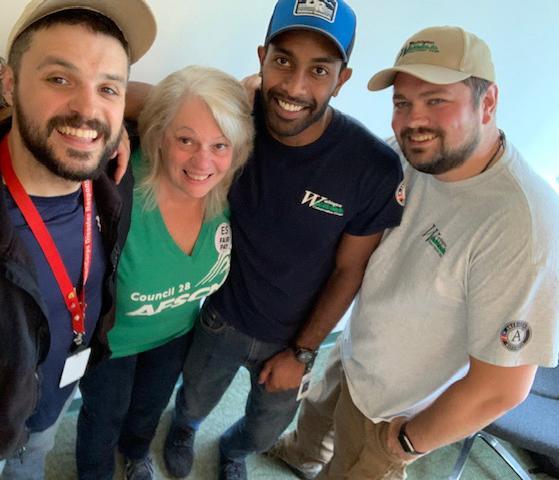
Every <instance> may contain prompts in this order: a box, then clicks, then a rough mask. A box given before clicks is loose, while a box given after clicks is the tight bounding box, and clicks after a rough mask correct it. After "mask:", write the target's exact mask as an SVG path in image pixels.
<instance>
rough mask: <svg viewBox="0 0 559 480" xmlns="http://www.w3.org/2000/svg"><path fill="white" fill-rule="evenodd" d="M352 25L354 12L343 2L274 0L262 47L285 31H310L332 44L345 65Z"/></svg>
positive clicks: (349, 53) (353, 33) (353, 27)
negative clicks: (274, 3) (274, 5)
mask: <svg viewBox="0 0 559 480" xmlns="http://www.w3.org/2000/svg"><path fill="white" fill-rule="evenodd" d="M356 23H357V20H356V17H355V12H354V11H353V10H352V8H351V7H350V6H349V5H348V4H347V3H346V2H345V1H344V0H278V3H276V7H275V9H274V13H273V14H272V18H271V20H270V25H269V26H268V32H267V33H266V41H265V45H268V44H269V43H270V42H271V41H272V40H273V39H274V38H275V37H277V36H278V35H279V34H281V33H283V32H286V31H288V30H298V29H302V30H313V31H316V32H318V33H321V34H323V35H325V36H326V37H328V38H329V39H330V40H332V41H333V42H334V44H335V45H336V46H337V47H338V49H339V50H340V53H341V54H342V58H343V61H344V62H346V63H347V61H348V60H349V56H350V55H351V50H352V49H353V43H354V41H355V26H356Z"/></svg>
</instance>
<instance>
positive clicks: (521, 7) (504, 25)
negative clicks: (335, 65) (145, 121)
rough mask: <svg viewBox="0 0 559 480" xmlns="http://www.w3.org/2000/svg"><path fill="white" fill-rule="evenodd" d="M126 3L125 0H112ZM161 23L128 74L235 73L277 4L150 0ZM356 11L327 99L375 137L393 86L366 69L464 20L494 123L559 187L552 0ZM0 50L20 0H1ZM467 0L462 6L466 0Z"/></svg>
mask: <svg viewBox="0 0 559 480" xmlns="http://www.w3.org/2000/svg"><path fill="white" fill-rule="evenodd" d="M118 1H127V0H118ZM148 1H150V3H151V5H152V7H153V10H154V12H155V15H156V17H157V20H158V24H159V34H158V38H157V40H156V43H155V45H154V46H153V48H152V50H151V51H150V52H149V53H148V54H147V55H146V56H145V57H144V58H143V59H142V60H141V61H140V62H139V63H138V64H137V65H136V66H135V67H134V68H133V72H132V78H134V79H138V80H145V81H150V82H156V81H158V80H160V79H161V78H162V77H163V76H164V75H166V74H168V73H170V72H172V71H173V70H176V69H178V68H180V67H181V66H183V65H186V64H192V63H198V64H204V65H209V66H215V67H218V68H221V69H223V70H226V71H228V72H230V73H232V74H233V75H236V76H238V77H242V76H245V75H247V74H249V73H252V72H255V71H256V70H257V68H258V63H257V57H256V47H257V45H258V44H259V43H261V42H262V40H263V37H264V35H265V32H266V27H267V23H268V19H269V16H270V14H271V12H272V9H273V5H274V4H275V0H256V1H250V0H207V1H205V2H200V1H194V0H148ZM349 1H350V3H351V4H352V6H353V7H354V9H355V11H356V12H357V17H358V33H357V40H356V45H355V50H354V54H353V57H352V59H351V64H352V66H353V68H354V75H353V78H352V79H351V80H350V82H349V83H348V84H347V85H346V86H345V87H344V89H343V90H342V92H341V94H340V96H339V98H337V99H335V100H334V102H333V104H334V105H335V106H336V107H338V108H340V109H342V110H344V111H345V112H347V113H349V114H351V115H353V116H355V117H356V118H358V119H360V120H361V121H362V122H363V123H365V124H366V125H367V126H368V127H370V128H371V129H372V130H373V131H374V132H376V133H377V134H379V135H381V136H383V137H386V136H388V135H389V134H390V125H389V123H390V122H389V119H390V115H391V104H390V91H389V90H387V91H384V92H380V93H371V92H368V91H367V90H366V83H367V80H368V78H369V77H370V76H371V74H372V73H374V72H376V71H377V70H379V69H381V68H384V67H386V66H389V65H391V63H392V62H393V59H394V57H395V55H396V53H397V51H398V50H399V49H400V46H401V44H402V43H403V41H404V40H405V39H406V38H407V37H408V36H410V35H411V34H413V33H414V32H415V31H417V30H419V29H421V28H424V27H426V26H430V25H437V24H439V25H442V24H449V25H460V26H463V27H464V28H466V29H469V30H471V31H473V32H475V33H476V34H478V35H479V36H481V37H482V38H484V39H485V40H486V41H487V42H488V43H489V45H490V46H491V48H492V51H493V57H494V62H495V65H496V67H497V75H498V84H499V87H500V106H499V124H500V127H501V128H502V129H503V130H504V131H505V132H506V134H507V137H508V138H509V139H510V140H512V141H513V142H514V143H515V144H516V145H517V147H519V148H520V150H521V151H522V152H523V153H524V155H525V156H526V158H527V159H528V161H529V162H530V163H531V164H532V165H533V166H534V168H535V169H536V170H537V171H539V172H540V173H541V174H542V175H543V176H544V177H546V178H547V179H548V180H549V181H550V182H551V183H554V184H555V185H556V186H557V185H558V184H559V179H558V177H559V161H558V160H557V154H556V151H555V148H554V147H555V142H554V140H555V138H556V137H559V23H558V19H559V1H558V0H532V1H530V2H526V1H525V0H469V1H467V2H466V1H460V0H423V1H421V2H413V1H411V0H349ZM2 3H3V5H2V8H1V11H2V15H1V16H0V51H2V52H3V51H4V49H5V42H6V38H7V36H8V33H9V29H10V28H11V25H12V24H13V22H14V20H15V19H16V18H17V17H18V16H19V14H20V12H21V10H22V9H23V6H24V5H25V4H26V0H10V1H9V2H8V1H7V0H4V1H3V2H2ZM466 5H467V6H466Z"/></svg>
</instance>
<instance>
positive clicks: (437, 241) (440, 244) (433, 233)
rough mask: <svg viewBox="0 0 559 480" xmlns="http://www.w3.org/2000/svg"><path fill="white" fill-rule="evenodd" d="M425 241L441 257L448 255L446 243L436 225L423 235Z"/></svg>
mask: <svg viewBox="0 0 559 480" xmlns="http://www.w3.org/2000/svg"><path fill="white" fill-rule="evenodd" d="M422 237H423V238H425V241H426V242H427V243H429V244H430V245H431V246H432V247H433V248H434V250H435V252H437V254H438V255H439V257H442V256H443V255H444V254H445V253H446V249H447V246H446V242H445V241H444V240H443V237H442V234H441V231H440V230H439V229H438V228H437V226H436V225H435V224H433V226H432V227H430V228H429V229H428V230H427V231H426V232H425V233H424V234H423V235H422Z"/></svg>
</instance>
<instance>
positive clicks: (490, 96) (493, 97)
mask: <svg viewBox="0 0 559 480" xmlns="http://www.w3.org/2000/svg"><path fill="white" fill-rule="evenodd" d="M498 99H499V89H498V88H497V85H495V84H494V83H492V84H491V85H490V86H489V88H488V89H487V91H486V92H485V95H484V96H483V99H482V101H481V112H482V117H481V121H482V123H483V124H485V125H486V124H489V123H492V122H493V121H495V115H496V112H497V101H498Z"/></svg>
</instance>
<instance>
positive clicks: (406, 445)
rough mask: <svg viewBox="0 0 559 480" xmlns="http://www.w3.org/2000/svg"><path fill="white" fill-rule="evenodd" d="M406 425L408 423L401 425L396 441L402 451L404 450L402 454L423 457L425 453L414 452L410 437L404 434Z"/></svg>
mask: <svg viewBox="0 0 559 480" xmlns="http://www.w3.org/2000/svg"><path fill="white" fill-rule="evenodd" d="M407 424H408V422H404V423H402V425H401V427H400V432H399V433H398V441H399V442H400V445H401V447H402V449H403V450H404V452H406V453H409V454H410V455H423V454H424V453H425V452H420V451H418V450H416V449H415V447H414V446H413V443H412V441H411V440H410V437H408V434H407V433H406V426H407Z"/></svg>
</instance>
